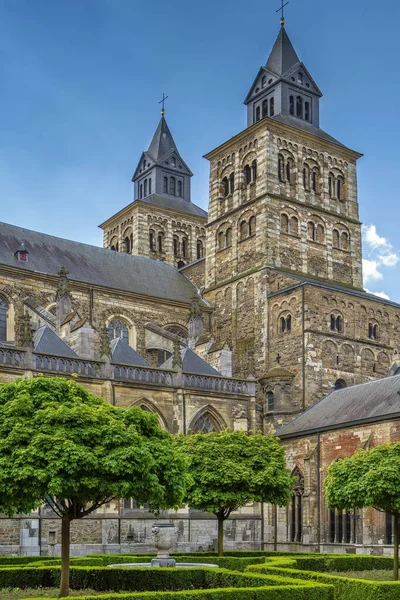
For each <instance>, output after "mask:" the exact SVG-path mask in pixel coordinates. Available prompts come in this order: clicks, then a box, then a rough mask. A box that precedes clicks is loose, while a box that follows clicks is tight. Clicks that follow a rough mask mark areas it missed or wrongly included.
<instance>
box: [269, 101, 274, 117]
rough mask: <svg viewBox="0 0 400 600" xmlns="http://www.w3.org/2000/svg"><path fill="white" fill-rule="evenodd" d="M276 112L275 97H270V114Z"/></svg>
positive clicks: (272, 114) (271, 115)
mask: <svg viewBox="0 0 400 600" xmlns="http://www.w3.org/2000/svg"><path fill="white" fill-rule="evenodd" d="M274 114H275V98H270V101H269V116H270V117H273V116H274Z"/></svg>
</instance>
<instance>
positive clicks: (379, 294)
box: [365, 288, 390, 300]
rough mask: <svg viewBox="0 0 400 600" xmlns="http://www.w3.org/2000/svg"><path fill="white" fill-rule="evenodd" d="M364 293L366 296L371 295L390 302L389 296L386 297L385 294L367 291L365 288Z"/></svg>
mask: <svg viewBox="0 0 400 600" xmlns="http://www.w3.org/2000/svg"><path fill="white" fill-rule="evenodd" d="M365 291H366V292H367V294H373V295H374V296H379V298H384V300H390V296H388V295H387V294H386V292H371V290H368V289H367V288H365Z"/></svg>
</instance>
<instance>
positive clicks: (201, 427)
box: [189, 412, 220, 433]
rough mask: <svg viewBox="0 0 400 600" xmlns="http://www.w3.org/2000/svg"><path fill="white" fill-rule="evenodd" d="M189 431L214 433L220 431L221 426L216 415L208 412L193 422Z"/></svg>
mask: <svg viewBox="0 0 400 600" xmlns="http://www.w3.org/2000/svg"><path fill="white" fill-rule="evenodd" d="M189 431H190V433H212V432H213V431H220V428H219V427H218V423H217V422H216V420H215V419H214V417H213V416H212V415H211V414H210V413H209V412H206V413H204V414H202V415H201V416H200V417H199V418H198V419H197V421H195V422H194V423H193V425H192V426H191V427H190V430H189Z"/></svg>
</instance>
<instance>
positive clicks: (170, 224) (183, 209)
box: [100, 109, 207, 268]
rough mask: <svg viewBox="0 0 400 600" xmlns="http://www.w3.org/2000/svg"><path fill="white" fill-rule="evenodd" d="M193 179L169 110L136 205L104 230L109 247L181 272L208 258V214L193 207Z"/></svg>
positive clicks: (138, 177) (141, 166)
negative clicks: (205, 255) (164, 263)
mask: <svg viewBox="0 0 400 600" xmlns="http://www.w3.org/2000/svg"><path fill="white" fill-rule="evenodd" d="M192 175H193V174H192V172H191V170H190V169H189V167H188V166H187V164H186V163H185V162H184V160H183V159H182V157H181V155H180V153H179V151H178V149H177V146H176V143H175V141H174V138H173V137H172V134H171V132H170V130H169V127H168V125H167V121H166V119H165V113H164V109H163V111H162V114H161V119H160V122H159V124H158V127H157V129H156V132H155V134H154V136H153V139H152V141H151V143H150V146H149V148H148V149H147V150H146V151H145V152H143V153H142V155H141V157H140V160H139V162H138V165H137V167H136V170H135V173H134V175H133V177H132V182H133V184H134V201H133V202H132V203H131V204H129V205H128V206H127V207H125V208H124V209H122V210H121V211H119V212H118V213H117V214H115V215H113V216H112V217H111V218H109V219H108V220H107V221H105V222H104V223H102V224H101V225H100V227H101V228H102V229H103V231H104V241H103V245H104V247H105V248H110V249H111V250H116V251H118V252H127V253H130V254H137V255H141V256H147V257H150V258H154V259H157V260H163V261H166V262H168V263H169V264H171V265H173V266H174V267H177V268H181V267H184V266H185V265H187V264H189V263H191V262H193V261H195V260H197V259H200V258H203V256H204V254H205V228H204V226H205V223H206V220H207V213H206V212H205V211H204V210H203V209H202V208H200V207H199V206H196V205H195V204H193V203H192V202H191V190H190V180H191V177H192Z"/></svg>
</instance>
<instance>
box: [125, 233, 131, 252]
mask: <svg viewBox="0 0 400 600" xmlns="http://www.w3.org/2000/svg"><path fill="white" fill-rule="evenodd" d="M124 250H125V252H126V253H127V254H130V253H131V251H132V248H131V240H130V239H129V238H128V237H126V238H125V239H124Z"/></svg>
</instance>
